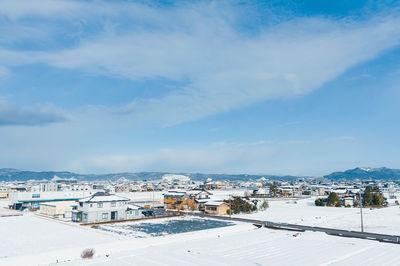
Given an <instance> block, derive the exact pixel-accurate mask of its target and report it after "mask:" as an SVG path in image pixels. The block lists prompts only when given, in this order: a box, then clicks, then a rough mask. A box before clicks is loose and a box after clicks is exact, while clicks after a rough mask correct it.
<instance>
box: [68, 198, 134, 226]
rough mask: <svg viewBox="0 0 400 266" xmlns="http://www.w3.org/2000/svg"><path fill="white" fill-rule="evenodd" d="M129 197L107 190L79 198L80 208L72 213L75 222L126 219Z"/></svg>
mask: <svg viewBox="0 0 400 266" xmlns="http://www.w3.org/2000/svg"><path fill="white" fill-rule="evenodd" d="M128 201H129V199H128V198H125V197H121V196H117V195H112V194H109V193H105V192H97V193H96V194H94V195H92V196H90V197H86V198H83V199H81V200H79V205H78V209H77V210H76V211H74V212H73V213H72V220H73V221H75V222H84V223H93V222H105V221H113V220H125V219H126V209H127V206H126V205H127V202H128Z"/></svg>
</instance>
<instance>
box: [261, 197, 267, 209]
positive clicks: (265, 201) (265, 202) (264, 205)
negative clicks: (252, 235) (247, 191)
mask: <svg viewBox="0 0 400 266" xmlns="http://www.w3.org/2000/svg"><path fill="white" fill-rule="evenodd" d="M268 208H269V203H268V200H266V199H265V200H264V201H263V203H261V206H260V210H266V209H268Z"/></svg>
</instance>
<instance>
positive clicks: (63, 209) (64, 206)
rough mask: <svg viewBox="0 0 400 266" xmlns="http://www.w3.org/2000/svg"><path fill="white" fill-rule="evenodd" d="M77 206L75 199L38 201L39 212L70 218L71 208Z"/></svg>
mask: <svg viewBox="0 0 400 266" xmlns="http://www.w3.org/2000/svg"><path fill="white" fill-rule="evenodd" d="M77 207H78V203H77V202H76V201H54V202H42V203H40V210H39V212H40V214H43V215H48V216H53V217H58V218H61V217H63V218H71V217H72V210H73V209H76V208H77Z"/></svg>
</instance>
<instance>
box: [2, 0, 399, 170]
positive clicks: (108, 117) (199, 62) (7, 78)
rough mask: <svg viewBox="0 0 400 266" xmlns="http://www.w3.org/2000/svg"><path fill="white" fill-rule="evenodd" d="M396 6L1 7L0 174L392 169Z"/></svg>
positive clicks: (8, 0) (47, 2)
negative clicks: (14, 171)
mask: <svg viewBox="0 0 400 266" xmlns="http://www.w3.org/2000/svg"><path fill="white" fill-rule="evenodd" d="M399 6H400V4H399V3H398V1H344V0H343V1H339V0H336V1H316V0H315V1H71V0H69V1H66V0H65V1H62V0H41V1H29V0H19V1H15V0H0V32H1V34H0V147H1V153H0V162H1V165H0V167H14V168H18V169H29V170H69V171H76V172H81V173H105V172H120V171H131V172H137V171H172V172H203V173H252V174H293V175H312V176H318V175H323V174H328V173H330V172H332V171H335V170H344V169H348V168H353V167H357V166H370V167H380V166H387V167H393V168H399V167H400V155H399V153H398V150H399V148H400V135H399V134H398V131H399V129H400V123H399V122H400V121H399V120H400V119H399V113H400V112H399V111H400V107H399V99H400V97H399V96H400V91H399V85H398V84H399V78H400V48H399V44H400V27H398V25H399V24H400V9H399Z"/></svg>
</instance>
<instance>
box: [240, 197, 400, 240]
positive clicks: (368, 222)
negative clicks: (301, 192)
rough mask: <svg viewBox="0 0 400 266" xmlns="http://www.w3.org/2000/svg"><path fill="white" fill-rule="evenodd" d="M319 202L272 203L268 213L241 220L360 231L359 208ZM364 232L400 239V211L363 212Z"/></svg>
mask: <svg viewBox="0 0 400 266" xmlns="http://www.w3.org/2000/svg"><path fill="white" fill-rule="evenodd" d="M315 199H316V198H310V199H304V200H298V201H296V202H297V203H295V202H294V201H270V202H269V205H270V207H269V208H268V209H267V210H266V211H262V212H258V213H253V214H241V215H235V216H237V217H244V218H252V219H259V220H268V221H272V222H286V223H295V224H303V225H311V226H320V227H329V228H336V229H346V230H356V231H358V230H360V209H359V208H336V207H316V206H315V205H314V201H315ZM363 218H364V219H363V220H364V231H365V232H371V233H384V234H395V235H400V208H399V206H391V207H387V208H381V209H369V208H363Z"/></svg>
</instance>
